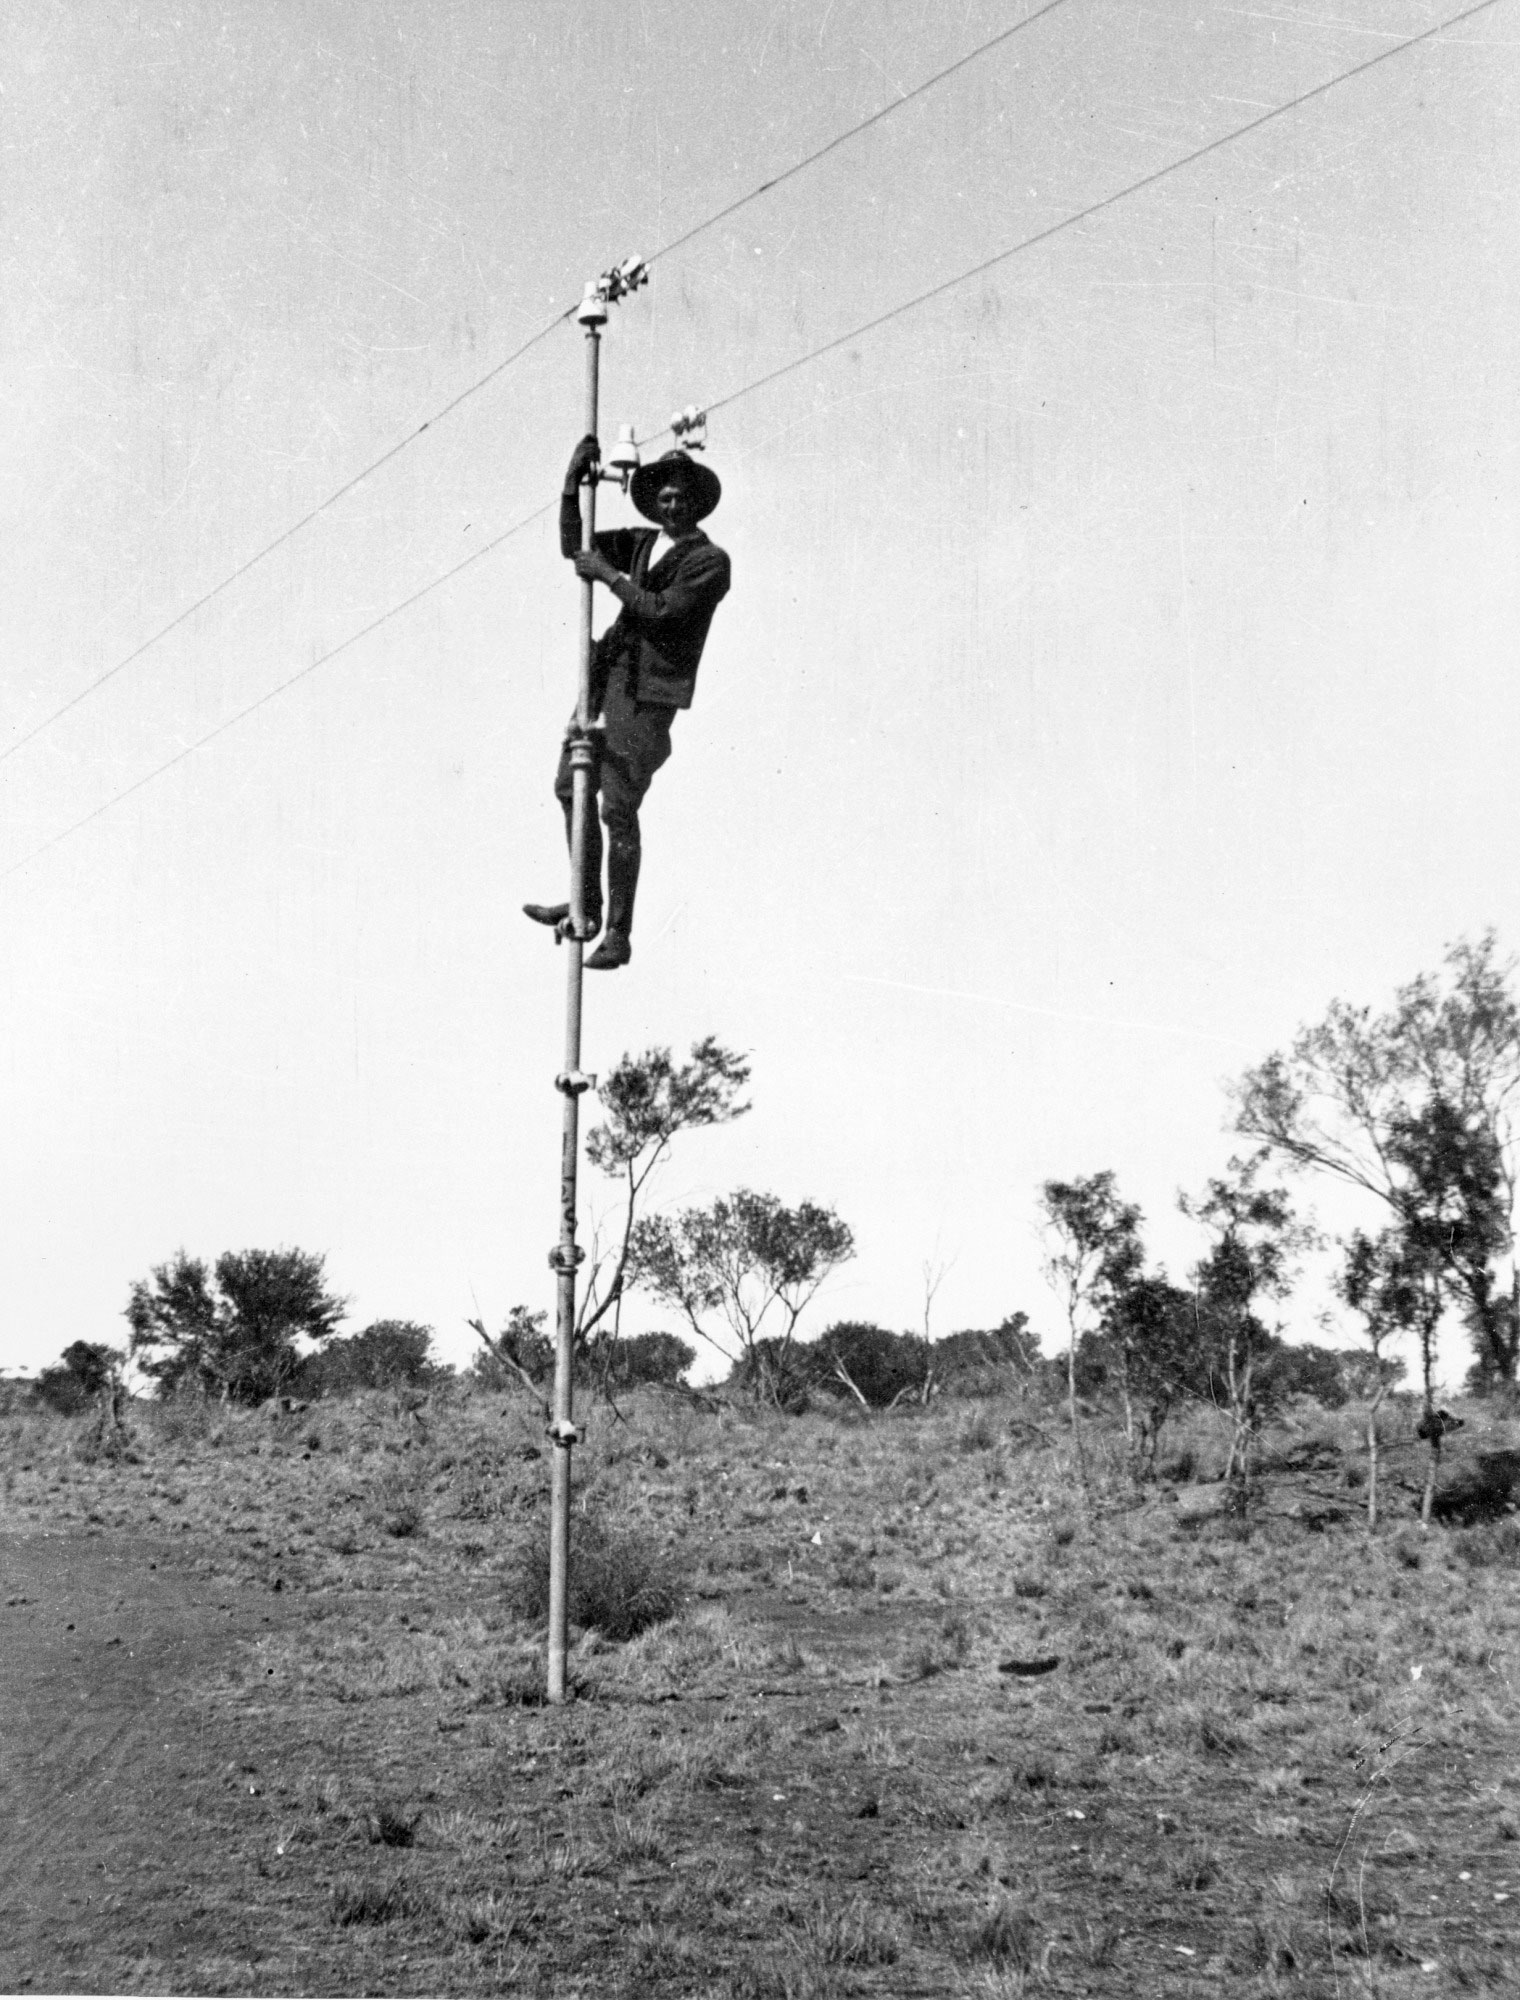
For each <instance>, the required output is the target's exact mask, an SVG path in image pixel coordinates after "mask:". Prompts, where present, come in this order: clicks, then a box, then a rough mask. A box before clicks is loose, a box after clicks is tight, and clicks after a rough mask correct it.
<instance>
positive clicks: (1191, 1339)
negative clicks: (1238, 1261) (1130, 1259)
mask: <svg viewBox="0 0 1520 2000" xmlns="http://www.w3.org/2000/svg"><path fill="white" fill-rule="evenodd" d="M1089 1351H1090V1353H1091V1354H1092V1357H1093V1360H1094V1361H1095V1362H1096V1364H1097V1365H1098V1366H1099V1367H1100V1368H1104V1369H1112V1370H1113V1371H1114V1374H1115V1376H1116V1377H1117V1379H1118V1380H1119V1382H1120V1383H1121V1384H1122V1386H1123V1392H1124V1403H1125V1414H1126V1426H1127V1428H1130V1427H1131V1426H1132V1434H1131V1450H1132V1454H1133V1456H1132V1467H1133V1469H1134V1471H1135V1472H1136V1475H1137V1476H1138V1477H1142V1478H1148V1477H1154V1474H1155V1469H1156V1452H1157V1448H1158V1447H1159V1445H1160V1443H1161V1432H1162V1428H1163V1426H1164V1425H1165V1423H1166V1421H1167V1418H1168V1417H1169V1416H1170V1415H1171V1413H1172V1411H1173V1410H1174V1409H1175V1408H1176V1406H1177V1404H1178V1403H1179V1402H1180V1401H1181V1400H1182V1398H1183V1397H1184V1396H1185V1395H1187V1394H1189V1393H1192V1392H1196V1391H1197V1389H1198V1388H1199V1387H1200V1384H1201V1378H1202V1373H1203V1370H1202V1365H1201V1364H1202V1357H1201V1354H1200V1338H1199V1329H1198V1306H1197V1301H1196V1300H1195V1298H1194V1297H1193V1294H1192V1293H1191V1292H1186V1291H1183V1290H1182V1289H1181V1287H1180V1286H1177V1285H1174V1284H1172V1283H1171V1282H1170V1281H1169V1279H1168V1278H1167V1275H1166V1273H1165V1272H1164V1271H1159V1272H1156V1273H1155V1274H1154V1275H1151V1276H1147V1275H1145V1274H1142V1273H1136V1274H1135V1275H1134V1276H1132V1277H1130V1278H1128V1279H1127V1280H1126V1281H1125V1282H1123V1283H1121V1284H1120V1285H1119V1286H1118V1287H1116V1288H1115V1290H1114V1291H1113V1293H1112V1295H1111V1297H1110V1298H1109V1299H1108V1300H1107V1302H1106V1303H1105V1306H1104V1311H1103V1319H1102V1322H1101V1324H1100V1326H1099V1329H1098V1331H1097V1335H1096V1337H1095V1338H1094V1339H1093V1340H1092V1343H1091V1347H1090V1350H1089ZM1082 1358H1083V1356H1082V1354H1081V1351H1080V1350H1079V1353H1078V1359H1079V1360H1081V1359H1082Z"/></svg>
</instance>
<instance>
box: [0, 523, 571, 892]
mask: <svg viewBox="0 0 1520 2000" xmlns="http://www.w3.org/2000/svg"><path fill="white" fill-rule="evenodd" d="M558 504H559V503H558V501H555V500H550V501H548V502H547V503H546V504H545V505H544V506H542V507H536V508H535V509H534V510H533V512H532V513H531V514H525V515H524V516H523V518H522V519H521V520H520V521H514V522H513V524H512V526H511V527H510V528H505V529H503V530H502V532H501V533H500V534H499V535H497V536H495V537H494V538H493V539H492V540H491V541H489V542H484V543H482V545H481V546H480V547H479V548H478V549H476V550H474V551H473V552H472V553H471V554H470V555H467V556H466V557H465V558H464V560H463V561H462V562H457V563H455V564H454V566H453V568H452V569H446V570H445V571H444V572H443V574H442V575H441V576H435V577H434V578H433V580H432V581H431V582H430V583H425V584H423V585H422V587H421V589H419V590H414V591H413V592H412V594H411V596H410V597H403V598H402V600H401V602H400V603H399V604H393V605H392V606H391V607H390V609H389V610H388V611H382V612H381V613H380V616H379V617H378V618H372V619H371V620H370V622H369V623H368V624H367V625H364V626H361V627H360V629H359V630H358V631H357V632H350V633H349V635H348V637H347V638H346V639H340V640H339V641H338V643H337V645H336V646H330V647H329V648H328V650H327V651H326V652H325V653H322V654H319V655H318V657H317V658H316V659H314V660H311V661H309V662H308V663H307V665H306V666H304V667H302V668H301V670H300V671H299V673H294V674H291V675H290V676H289V677H288V678H287V679H285V680H283V681H281V682H280V683H279V685H278V686H277V687H272V688H270V689H269V690H268V691H267V693H265V694H261V695H260V696H259V698H258V700H257V701H251V702H249V703H248V705H247V707H246V708H240V709H239V710H238V712H237V714H236V715H229V716H228V717H227V719H226V721H225V722H219V723H218V724H217V725H216V727H215V728H214V729H208V730H207V731H206V733H205V735H204V736H198V737H197V738H196V739H195V741H194V742H193V743H187V744H185V746H184V748H183V749H180V750H176V751H175V753H174V755H173V756H172V757H167V758H165V760H164V762H163V763H162V764H159V765H156V766H155V767H154V769H153V770H151V771H149V772H147V773H146V774H145V775H144V776H143V777H141V778H136V779H134V780H133V782H132V783H131V784H130V785H127V786H125V787H124V788H123V789H122V790H121V791H119V792H116V793H114V794H113V795H112V797H110V798H108V799H107V800H106V801H105V803H104V804H103V805H98V806H95V807H93V808H92V809H91V810H90V811H89V812H87V813H86V814H85V815H84V817H83V818H82V819H76V820H75V821H74V822H73V824H72V825H70V826H66V827H65V828H64V829H63V831H62V832H61V833H55V834H54V835H53V836H52V837H51V838H50V839H48V840H45V841H43V843H42V845H41V846H40V847H34V848H33V849H32V851H31V852H30V853H29V854H25V855H23V856H22V858H21V859H20V860H19V861H13V862H12V863H11V865H10V867H9V868H5V869H0V882H8V881H9V880H10V878H11V876H12V875H19V874H20V872H21V870H22V869H23V868H29V867H30V866H31V865H32V863H33V862H34V861H40V860H41V859H42V857H43V855H44V854H51V853H52V851H53V849H54V848H55V847H60V846H62V844H63V842H64V841H66V840H69V839H71V838H72V837H73V835H74V834H76V833H79V832H81V831H82V830H83V828H85V827H87V826H90V825H92V824H93V822H94V821H96V820H97V819H100V818H102V817H103V815H104V814H106V813H108V812H110V811H111V810H112V809H113V807H116V806H119V805H121V804H122V803H123V802H124V801H125V800H127V799H130V798H131V797H132V796H133V795H134V794H135V793H137V792H140V791H142V790H143V789H144V787H145V786H148V785H151V784H152V783H153V781H154V779H155V778H161V777H163V775H164V773H165V772H166V771H172V770H173V769H174V767H175V765H176V764H183V763H184V761H185V759H186V758H187V757H193V756H194V755H195V753H196V751H197V750H204V749H205V747H206V745H207V744H208V743H214V742H215V741H216V739H217V737H218V736H225V735H226V733H227V731H228V730H229V729H235V728H236V727H237V725H238V724H239V723H240V722H246V721H247V720H248V718H249V716H250V715H256V714H257V713H258V711H259V710H260V709H261V708H267V707H268V705H269V704H270V702H272V701H277V700H278V699H279V697H280V696H281V695H282V694H286V693H288V691H289V690H290V689H291V688H293V687H295V686H296V685H297V683H298V682H300V681H304V680H306V679H308V678H309V677H310V676H311V675H312V674H314V673H316V672H317V670H318V668H320V667H325V666H327V665H328V664H329V663H330V662H331V661H333V660H335V659H337V657H338V655H339V654H340V653H346V652H347V651H348V650H349V648H350V647H351V646H357V645H358V643H359V641H360V640H361V639H367V638H368V637H369V636H370V634H371V633H372V632H378V631H379V630H380V628H381V626H382V625H388V624H389V623H390V622H391V620H392V619H393V618H399V617H400V616H401V614H402V612H403V611H410V610H411V608H412V606H413V605H414V604H420V603H421V601H422V599H423V598H424V597H427V596H429V595H430V594H431V593H432V592H433V591H435V590H437V589H439V588H440V587H441V586H442V585H443V584H445V583H448V582H449V581H450V580H451V579H452V578H454V577H456V576H459V575H461V574H462V573H463V572H464V571H465V570H467V569H469V568H470V566H471V565H472V564H473V563H478V562H479V561H480V560H481V558H482V557H483V556H488V555H490V553H491V552H492V550H493V549H499V548H500V547H501V545H502V543H503V542H509V541H510V540H511V539H512V537H513V536H514V535H517V534H521V532H522V531H523V529H524V528H527V527H531V526H532V524H533V523H534V522H535V521H541V520H542V519H543V517H544V515H545V514H547V513H549V512H550V510H551V509H552V508H554V507H556V506H558Z"/></svg>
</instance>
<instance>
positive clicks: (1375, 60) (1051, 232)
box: [640, 0, 1499, 444]
mask: <svg viewBox="0 0 1520 2000" xmlns="http://www.w3.org/2000/svg"><path fill="white" fill-rule="evenodd" d="M1498 4H1499V0H1477V5H1476V6H1472V7H1467V8H1464V9H1463V11H1462V12H1461V13H1459V14H1453V15H1452V16H1451V17H1450V19H1448V20H1445V21H1441V22H1438V23H1437V25H1436V26H1435V27H1433V28H1424V29H1422V30H1421V31H1420V33H1419V34H1417V35H1410V36H1409V37H1408V38H1407V39H1406V40H1404V41H1402V42H1398V43H1396V44H1395V45H1394V47H1392V48H1391V49H1382V50H1380V51H1379V52H1378V54H1377V55H1375V56H1369V57H1368V58H1367V59H1366V61H1365V62H1359V63H1356V64H1354V65H1353V66H1352V67H1351V68H1350V69H1346V70H1342V71H1340V73H1339V74H1338V75H1336V76H1332V77H1330V78H1328V79H1327V80H1326V81H1325V82H1324V83H1317V84H1315V85H1314V87H1313V88H1312V89H1310V90H1305V91H1301V92H1300V93H1299V95H1298V96H1297V97H1290V98H1289V99H1288V100H1287V102H1286V103H1283V104H1278V105H1275V106H1274V107H1273V108H1272V109H1271V110H1270V111H1264V112H1263V113H1262V114H1261V116H1260V117H1259V118H1252V119H1251V120H1250V121H1249V122H1248V123H1246V124H1244V125H1238V126H1236V127H1235V129H1234V130H1233V131H1231V132H1222V133H1221V134H1220V135H1219V137H1218V138H1217V139H1210V140H1209V142H1208V143H1207V145H1203V146H1198V147H1196V148H1195V149H1194V150H1193V151H1192V152H1191V153H1186V154H1184V155H1183V157H1182V158H1181V159H1178V160H1172V161H1170V162H1169V163H1168V164H1167V165H1166V166H1164V167H1157V168H1156V170H1155V171H1154V172H1153V173H1149V174H1144V175H1142V176H1141V178H1140V179H1139V180H1137V181H1130V182H1129V183H1128V184H1127V185H1126V186H1124V187H1122V188H1118V189H1116V190H1115V192H1114V193H1113V194H1106V195H1104V196H1103V198H1102V200H1101V201H1095V202H1091V203H1089V204H1088V206H1087V207H1086V208H1081V209H1078V210H1077V211H1076V213H1075V214H1073V215H1067V216H1063V217H1062V219H1061V220H1060V221H1059V222H1053V223H1051V224H1050V226H1049V227H1048V228H1046V229H1041V230H1037V231H1036V232H1035V234H1034V235H1033V236H1026V237H1024V238H1023V239H1022V240H1021V241H1020V242H1018V243H1013V244H1010V245H1009V247H1008V248H1007V249H1006V250H999V251H998V252H997V254H996V255H995V256H992V257H987V258H984V259H983V261H982V262H981V263H980V264H974V265H973V266H972V267H971V269H970V270H969V271H961V272H960V273H958V275H957V276H955V277H953V278H945V279H944V280H942V281H941V283H939V284H937V285H931V286H930V287H929V289H928V291H926V292H920V293H918V295H917V296H916V297H915V298H911V299H905V300H904V301H903V302H902V304H901V305H895V306H892V307H890V308H889V310H888V311H886V312H884V313H878V314H877V315H876V317H875V318H874V319H868V320H866V321H864V322H863V323H862V324H861V325H860V326H856V327H852V328H851V329H850V331H849V332H848V333H841V334H838V335H837V336H836V337H835V338H834V339H833V340H826V341H825V342H824V343H823V345H822V346H821V347H814V348H811V349H810V350H809V351H808V352H807V353H806V354H801V355H799V356H798V357H797V358H796V360H794V361H784V362H783V363H782V364H781V366H780V367H779V368H772V369H771V370H770V371H769V373H768V374H765V375H761V376H758V377H757V378H756V379H755V380H754V381H753V382H746V383H745V384H744V385H743V386H742V387H741V388H738V389H731V390H730V391H729V393H728V394H727V395H726V396H720V397H718V398H717V399H716V401H714V402H711V403H707V404H704V405H703V406H702V407H703V411H704V414H706V415H708V416H710V415H711V414H712V413H713V411H714V410H723V409H727V408H728V407H729V405H730V404H732V403H737V402H738V401H740V399H741V398H742V397H744V396H752V395H753V394H754V393H755V391H756V390H757V389H764V388H768V387H769V385H770V384H771V383H772V382H779V381H780V380H781V378H782V377H783V376H784V375H791V374H793V373H794V372H795V371H796V370H797V369H799V368H805V367H806V366H807V365H808V363H809V362H810V361H817V360H819V359H820V358H821V357H822V356H823V355H825V354H832V353H833V352H834V351H835V349H836V348H840V347H845V346H847V345H848V344H849V343H850V342H851V341H852V340H860V339H863V338H864V336H865V335H866V334H868V333H874V332H875V331H876V330H877V328H878V327H883V326H886V325H887V324H888V322H889V321H891V320H894V319H899V318H900V317H901V316H902V315H903V314H904V313H910V312H913V311H915V310H916V309H917V308H918V307H919V306H922V305H927V304H928V303H929V301H930V300H931V299H937V298H942V297H943V296H944V295H945V293H947V292H952V291H954V290H955V288H956V287H957V286H958V285H964V284H967V283H969V281H970V280H971V279H972V278H979V277H982V276H984V275H985V274H986V273H987V272H988V271H991V270H995V269H996V267H997V266H998V265H999V264H1005V263H1006V262H1007V261H1008V259H1009V258H1010V257H1017V256H1018V255H1020V253H1021V252H1023V251H1025V250H1032V249H1034V248H1035V247H1036V245H1037V244H1041V243H1048V242H1049V241H1050V239H1051V238H1052V237H1053V236H1059V235H1060V234H1061V233H1062V231H1063V230H1067V229H1074V228H1075V227H1076V226H1077V224H1078V223H1079V222H1090V221H1091V220H1092V218H1093V217H1094V216H1095V215H1101V214H1102V213H1103V212H1104V210H1105V209H1110V208H1112V207H1114V205H1115V204H1116V203H1117V202H1121V201H1127V200H1128V199H1129V197H1130V196H1131V195H1135V194H1140V193H1142V192H1143V191H1144V190H1145V189H1146V188H1151V187H1154V186H1155V185H1156V183H1157V182H1158V181H1164V180H1166V179H1168V178H1169V177H1170V176H1171V175H1173V174H1178V173H1181V172H1182V170H1183V168H1184V167H1191V166H1196V165H1197V163H1198V162H1199V161H1200V160H1203V159H1207V157H1208V156H1209V154H1210V153H1217V152H1218V151H1219V150H1220V148H1221V147H1223V146H1232V145H1234V144H1235V142H1236V140H1238V139H1244V138H1246V137H1248V136H1249V135H1250V134H1251V133H1252V132H1259V131H1260V130H1261V128H1262V127H1263V126H1264V125H1270V124H1271V123H1272V121H1273V120H1274V119H1276V118H1283V117H1286V115H1287V114H1288V112H1290V111H1297V110H1298V109H1299V108H1300V107H1301V106H1302V105H1305V104H1310V103H1312V102H1313V101H1314V99H1315V98H1317V97H1323V96H1324V95H1325V94H1326V92H1327V91H1331V90H1335V89H1338V88H1339V86H1340V85H1341V84H1343V83H1349V82H1351V81H1352V79H1353V78H1354V77H1358V76H1365V75H1366V74H1367V72H1368V70H1371V69H1376V68H1377V66H1378V64H1379V63H1385V62H1389V61H1391V60H1392V58H1393V57H1394V56H1401V55H1404V54H1405V53H1406V52H1407V51H1408V50H1410V49H1413V48H1417V47H1418V46H1419V45H1420V43H1422V42H1429V41H1433V40H1434V39H1435V38H1436V37H1437V36H1439V35H1443V34H1446V33H1447V32H1448V31H1449V30H1450V29H1452V28H1456V27H1460V26H1461V24H1462V23H1463V22H1464V21H1471V20H1473V19H1474V18H1475V17H1476V16H1477V15H1479V14H1486V13H1487V12H1488V11H1489V9H1490V8H1492V7H1496V6H1498ZM669 430H670V426H669V424H666V425H664V426H662V428H661V429H659V430H656V431H651V432H650V433H649V435H648V437H645V438H641V439H640V443H641V444H648V443H651V442H652V441H653V440H654V439H655V438H658V437H664V436H665V435H666V433H667V432H668V431H669Z"/></svg>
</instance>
